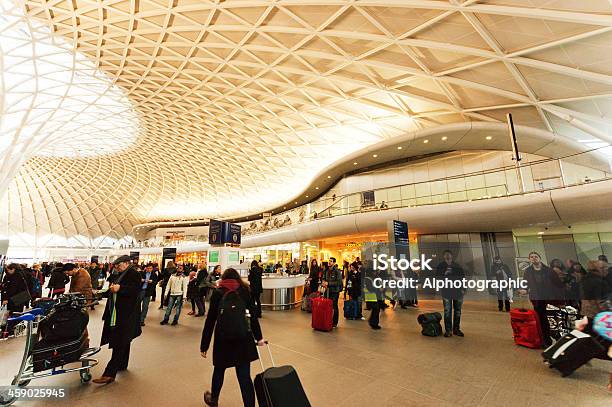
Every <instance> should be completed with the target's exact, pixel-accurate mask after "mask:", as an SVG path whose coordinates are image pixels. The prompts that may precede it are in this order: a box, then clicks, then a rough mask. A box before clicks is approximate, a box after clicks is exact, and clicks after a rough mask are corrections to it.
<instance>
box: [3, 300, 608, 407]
mask: <svg viewBox="0 0 612 407" xmlns="http://www.w3.org/2000/svg"><path fill="white" fill-rule="evenodd" d="M157 306H158V303H152V304H151V311H150V313H149V317H148V319H147V326H146V327H145V328H144V333H143V335H142V336H141V337H140V338H138V339H137V340H135V341H134V342H133V344H132V354H131V359H130V365H129V369H128V371H126V372H123V373H120V374H119V375H118V377H117V381H116V382H115V383H112V384H110V385H107V386H102V387H100V386H96V385H94V384H85V385H81V384H80V383H79V378H78V375H77V374H74V373H73V374H65V375H59V376H56V377H51V378H45V379H41V380H38V381H34V382H32V383H31V386H33V385H42V386H61V387H63V388H65V389H67V392H68V394H69V401H70V402H69V404H66V402H65V401H62V402H58V401H37V402H21V403H16V405H23V406H31V407H38V406H59V405H70V406H71V407H77V406H87V407H94V406H111V405H112V406H118V407H120V406H181V407H188V406H202V405H203V402H202V393H203V391H204V390H205V389H208V388H209V386H210V379H211V373H212V366H211V360H210V359H203V358H202V357H200V354H199V343H200V335H201V329H202V325H203V322H204V320H203V319H202V318H194V317H190V316H188V315H186V313H185V312H186V311H185V310H184V311H185V312H184V313H183V315H182V316H181V319H180V323H179V325H178V326H176V327H171V326H160V325H159V321H160V320H161V311H158V310H157ZM188 308H190V307H188ZM440 308H441V307H440V301H438V300H428V301H421V304H420V309H421V310H436V309H437V310H439V309H440ZM187 311H189V309H187ZM418 313H419V311H418V310H415V309H410V310H401V309H399V308H398V309H397V310H395V311H393V310H391V309H388V310H386V311H385V312H383V313H382V317H381V325H382V326H383V329H382V330H380V331H372V330H371V329H369V328H368V326H367V323H366V322H365V321H347V320H342V318H341V322H340V326H339V328H338V329H337V330H335V331H334V332H332V333H324V332H315V331H312V330H311V329H310V314H306V313H303V312H301V311H300V310H293V311H286V312H268V313H266V314H265V315H264V318H263V319H262V320H261V323H262V327H263V332H264V335H265V337H266V338H267V339H268V340H269V341H270V342H271V349H272V352H273V356H274V358H275V362H276V364H277V365H280V364H291V365H293V366H294V367H295V368H296V369H297V371H298V373H299V375H300V378H301V380H302V383H303V385H304V387H305V389H306V392H307V394H308V396H309V398H310V400H311V403H312V405H313V406H369V407H371V406H419V407H426V406H436V407H438V406H451V405H452V406H538V407H540V406H585V407H586V406H588V407H596V406H602V407H603V406H610V405H611V403H612V393H611V392H608V391H607V390H606V385H607V383H608V375H609V372H610V370H611V369H612V363H610V364H608V363H609V362H603V361H599V360H597V361H593V362H591V363H590V365H587V366H585V367H583V368H582V369H580V370H579V371H577V372H576V373H574V375H572V376H571V377H569V378H561V377H560V376H559V375H558V374H557V373H556V372H555V371H552V370H550V369H548V368H547V367H546V366H545V365H544V364H543V363H542V362H541V358H540V354H539V352H538V351H535V350H530V349H526V348H521V347H517V346H515V345H514V343H513V341H512V335H511V329H510V323H509V317H508V314H506V313H499V312H497V309H496V303H494V302H482V301H466V305H465V306H464V317H463V323H462V329H463V331H464V332H465V334H466V336H465V338H458V337H452V338H443V337H439V338H427V337H423V336H421V335H420V331H419V328H418V326H417V323H416V316H417V314H418ZM101 314H102V308H101V307H99V308H97V309H96V310H95V311H94V312H92V314H91V321H90V324H89V329H90V335H91V337H92V344H94V345H95V344H97V343H99V337H100V332H101V321H100V317H101ZM366 315H367V313H366ZM22 346H23V341H22V340H21V339H20V338H19V339H13V340H9V341H4V342H0V384H8V383H9V382H10V380H11V377H12V375H13V374H14V373H15V371H16V369H17V365H18V363H19V360H20V354H21V349H22ZM264 355H265V357H264V360H265V362H266V364H269V361H268V356H267V353H264ZM98 358H99V359H100V365H98V366H97V367H95V368H94V369H93V373H94V376H98V375H100V373H101V372H102V370H103V368H104V365H105V363H106V362H107V361H108V359H109V351H108V349H107V348H104V349H103V350H102V351H101V352H100V353H99V354H98ZM260 369H261V367H260V365H259V363H253V364H252V373H253V374H256V373H258V372H259V371H260ZM220 405H221V406H223V407H229V406H241V405H242V402H241V399H240V393H239V389H238V382H237V380H236V378H235V375H234V373H233V372H231V371H228V372H227V373H226V379H225V385H224V388H223V392H222V394H221V399H220Z"/></svg>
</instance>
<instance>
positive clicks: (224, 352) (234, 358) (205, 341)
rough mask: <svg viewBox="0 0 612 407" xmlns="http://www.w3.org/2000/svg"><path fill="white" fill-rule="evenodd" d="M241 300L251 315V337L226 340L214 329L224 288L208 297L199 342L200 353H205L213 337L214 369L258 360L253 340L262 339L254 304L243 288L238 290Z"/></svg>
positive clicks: (224, 291)
mask: <svg viewBox="0 0 612 407" xmlns="http://www.w3.org/2000/svg"><path fill="white" fill-rule="evenodd" d="M238 291H239V294H240V296H241V297H242V300H243V301H244V303H245V304H246V306H247V308H248V309H249V313H250V315H251V318H250V324H251V331H252V333H253V337H246V338H245V339H243V340H228V339H227V338H223V337H222V336H221V335H220V334H219V333H218V331H217V329H216V323H217V317H218V314H219V307H220V303H221V299H222V298H223V295H224V294H225V293H226V289H225V288H217V289H215V290H214V291H213V293H212V295H211V297H210V308H209V310H208V314H207V315H206V322H205V323H204V330H203V331H202V341H201V342H200V351H201V352H207V351H208V348H209V347H210V341H211V339H212V336H213V332H214V336H215V341H214V343H213V365H214V366H216V367H223V368H228V367H233V366H238V365H241V364H244V363H248V362H253V361H254V360H257V359H258V356H257V349H256V348H255V340H260V339H262V334H261V327H260V326H259V320H258V319H257V316H256V315H257V313H256V310H255V304H254V303H253V298H252V297H251V294H250V293H249V291H248V290H246V289H244V288H242V287H241V288H239V289H238Z"/></svg>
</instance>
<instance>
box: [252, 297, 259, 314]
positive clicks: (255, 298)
mask: <svg viewBox="0 0 612 407" xmlns="http://www.w3.org/2000/svg"><path fill="white" fill-rule="evenodd" d="M252 296H253V302H254V303H255V312H256V313H257V315H256V316H257V318H260V317H261V292H253V293H252Z"/></svg>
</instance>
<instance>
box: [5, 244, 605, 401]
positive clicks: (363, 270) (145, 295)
mask: <svg viewBox="0 0 612 407" xmlns="http://www.w3.org/2000/svg"><path fill="white" fill-rule="evenodd" d="M529 262H530V263H529V266H528V267H526V269H525V270H524V271H523V278H524V280H525V281H526V283H527V289H526V290H524V291H523V290H521V291H519V292H517V293H515V292H513V291H512V290H510V289H507V288H506V289H499V290H497V293H496V294H497V300H498V301H497V303H498V309H499V311H502V312H503V311H506V312H507V311H509V310H510V307H511V302H512V301H513V299H514V297H515V295H517V294H519V295H524V296H527V297H528V298H529V299H530V301H531V303H532V306H533V309H534V310H535V312H536V313H537V314H538V315H539V320H540V322H541V325H542V326H541V328H542V332H543V336H544V342H545V345H546V346H548V345H550V344H551V343H552V338H551V334H550V327H549V324H548V318H547V307H548V306H549V305H554V306H557V307H561V306H566V305H569V306H572V307H574V308H575V309H577V311H578V312H579V313H580V315H584V316H586V317H587V318H588V319H589V321H590V322H592V320H593V318H594V316H595V315H596V314H597V313H598V312H600V311H603V310H610V306H611V303H612V297H611V295H612V268H611V267H610V266H609V264H608V260H607V258H606V257H605V256H603V255H602V256H599V258H598V259H597V260H592V261H588V262H587V263H586V268H585V267H583V266H582V265H581V264H580V263H578V262H576V261H573V260H566V261H561V260H558V259H553V260H551V261H550V262H549V265H546V264H544V262H543V261H542V257H541V256H540V255H539V254H538V253H537V252H532V253H530V254H529ZM279 269H280V270H281V271H280V272H282V273H287V274H305V275H307V278H306V286H305V295H308V294H310V293H314V292H322V293H323V295H324V296H325V297H327V298H330V299H331V300H332V304H333V327H334V328H336V327H337V326H338V321H339V306H338V303H339V300H340V296H341V295H343V298H344V300H345V301H346V300H347V298H348V299H349V300H353V301H356V302H357V304H358V313H357V319H360V320H364V319H365V318H364V313H363V312H364V306H363V305H364V303H365V310H369V311H370V313H369V317H368V323H369V325H370V327H371V328H372V329H374V330H378V329H381V326H380V323H379V321H380V312H381V310H384V309H386V308H389V307H392V308H394V309H395V307H396V306H397V305H399V306H401V307H402V308H407V307H416V306H418V299H417V292H416V289H414V290H409V289H406V290H405V291H403V292H402V290H400V289H393V290H386V289H382V288H377V286H376V285H375V284H374V280H375V279H376V278H378V277H382V278H389V275H388V274H387V272H386V271H382V270H375V269H374V268H373V267H372V264H371V261H369V260H364V261H363V262H362V261H361V260H360V259H359V258H356V259H355V261H353V262H351V263H349V262H348V261H344V262H343V263H342V265H339V264H338V263H337V261H336V259H335V258H334V257H330V258H329V259H328V260H327V261H324V262H321V263H320V264H319V262H317V260H316V259H312V260H311V261H310V263H308V262H306V261H301V262H299V263H298V262H296V261H294V260H291V261H290V262H288V263H287V264H286V265H285V267H283V266H282V265H280V264H277V265H274V266H273V267H270V265H267V266H265V268H264V265H262V264H261V262H259V261H257V260H253V261H252V262H251V263H250V268H249V275H248V284H246V283H245V282H244V281H243V280H242V278H241V277H240V275H239V274H238V272H237V271H236V270H234V269H231V268H230V269H227V270H225V271H223V270H221V266H216V267H214V269H213V270H212V271H210V272H209V271H208V269H207V267H206V265H205V264H200V265H197V266H196V265H191V264H188V265H185V264H175V263H174V262H172V261H170V262H168V263H167V264H166V265H165V267H161V268H160V267H159V265H158V264H156V263H148V264H137V263H134V262H132V259H130V257H129V256H121V257H119V258H118V259H117V260H115V261H114V262H113V263H112V264H109V263H105V264H99V263H96V262H92V263H90V264H73V263H65V264H62V263H54V264H49V263H43V264H40V265H39V264H35V265H33V266H32V267H27V266H25V265H19V264H15V263H11V264H9V265H8V266H6V270H5V271H6V272H5V274H4V276H3V279H2V286H1V298H2V305H3V306H5V307H6V308H7V309H8V310H9V311H10V312H22V311H23V310H24V308H26V307H27V306H29V305H30V304H31V303H32V302H34V301H35V300H36V299H37V298H40V297H43V296H44V290H45V289H46V290H47V296H49V297H56V296H58V295H60V294H62V293H64V291H65V290H66V288H65V287H66V285H67V284H68V283H70V286H69V289H68V291H69V292H79V293H82V294H83V295H84V296H85V297H86V298H88V299H93V298H94V297H95V294H96V293H98V292H104V290H101V289H102V288H103V287H105V286H106V284H105V282H106V281H108V289H107V291H106V294H105V297H106V298H107V299H108V300H107V301H106V304H105V309H104V314H103V320H104V329H103V333H102V340H101V344H102V345H104V344H108V345H109V347H110V348H111V349H112V357H111V359H110V361H109V362H108V365H107V367H106V369H105V371H104V373H103V375H102V376H101V377H100V378H98V379H95V380H94V382H95V383H99V384H104V383H110V382H112V381H114V380H115V377H116V375H117V372H119V371H121V370H124V369H126V368H127V366H128V363H129V354H130V343H131V340H132V339H134V338H136V337H138V336H139V335H140V334H141V332H142V327H144V326H145V321H146V319H147V315H148V310H149V306H150V303H151V302H152V301H155V300H156V295H157V291H158V290H157V287H160V290H159V291H160V293H161V298H160V302H159V303H160V305H159V308H160V309H164V308H165V312H164V314H163V319H162V320H161V321H160V324H161V325H167V324H169V325H171V326H176V325H178V323H179V318H180V316H181V311H182V307H183V304H184V301H186V300H187V301H190V302H191V311H190V312H189V315H190V316H193V317H204V316H206V320H205V323H204V329H203V332H202V340H201V346H200V351H201V355H202V356H203V357H207V355H208V350H209V347H210V342H211V339H212V337H213V336H214V337H215V341H214V346H213V365H214V372H213V377H212V384H211V390H210V391H209V392H207V393H206V396H205V401H206V403H207V404H208V405H211V406H214V405H217V402H218V398H219V394H220V391H221V387H222V385H223V376H224V372H225V370H226V369H227V368H229V367H235V368H236V374H237V376H238V380H239V383H240V389H241V392H242V397H243V400H244V402H245V405H254V400H255V396H254V393H253V384H252V381H251V379H250V367H249V366H250V362H251V361H253V360H255V359H256V358H257V352H256V351H255V345H256V344H258V345H262V344H263V339H262V338H263V335H262V332H261V328H260V326H259V322H258V319H259V318H261V316H262V310H261V295H262V292H263V288H262V277H263V275H264V273H265V272H271V270H273V271H272V272H274V270H276V272H278V270H279ZM512 269H513V267H509V266H508V265H507V264H504V262H503V261H502V259H501V258H500V257H499V256H497V257H495V258H494V259H493V263H492V265H491V269H490V270H489V273H488V275H489V278H495V279H498V280H507V279H512V278H514V273H513V272H512ZM434 274H435V277H436V278H444V279H452V280H461V279H463V278H464V277H465V276H466V273H465V270H464V269H463V267H462V266H461V265H460V264H459V263H457V262H456V261H455V259H454V257H453V253H452V252H451V251H449V250H447V251H444V252H443V254H442V256H441V261H440V262H439V264H438V265H437V267H435V272H434ZM409 276H410V277H413V278H416V279H418V275H417V274H416V273H414V272H412V274H409ZM45 282H47V285H46V286H45ZM465 294H466V292H465V290H464V289H460V288H445V289H442V290H441V292H440V295H441V297H442V307H443V310H444V331H445V332H444V336H445V337H451V336H459V337H463V336H464V333H463V331H462V330H461V311H462V306H463V300H464V297H465ZM207 302H208V303H209V312H208V313H207V312H206V304H207ZM387 302H389V304H387ZM91 307H92V309H93V307H94V306H93V305H92V306H91ZM235 309H238V310H239V312H243V313H246V315H248V329H246V328H244V327H243V326H242V323H241V322H240V323H237V322H236V321H235V320H233V321H229V322H228V319H229V318H230V317H231V315H232V311H233V310H235ZM224 312H225V313H226V316H222V315H223V313H224ZM243 319H244V318H243ZM245 329H246V331H247V332H248V334H247V333H245ZM587 331H589V330H588V328H587ZM118 332H120V334H118Z"/></svg>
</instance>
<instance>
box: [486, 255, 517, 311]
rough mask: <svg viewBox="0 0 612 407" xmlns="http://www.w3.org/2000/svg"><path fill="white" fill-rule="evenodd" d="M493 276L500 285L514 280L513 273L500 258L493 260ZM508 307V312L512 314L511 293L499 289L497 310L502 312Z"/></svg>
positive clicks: (496, 257) (505, 289) (507, 290)
mask: <svg viewBox="0 0 612 407" xmlns="http://www.w3.org/2000/svg"><path fill="white" fill-rule="evenodd" d="M491 276H493V277H494V278H495V279H496V280H497V281H498V283H500V282H502V281H508V280H510V279H512V272H511V271H510V268H509V267H508V266H507V265H505V264H504V262H503V261H502V259H501V257H500V256H495V257H494V258H493V264H492V265H491ZM504 306H505V307H506V312H510V292H509V289H508V288H504V289H501V288H498V289H497V309H498V310H499V311H500V312H502V311H503V310H504Z"/></svg>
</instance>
